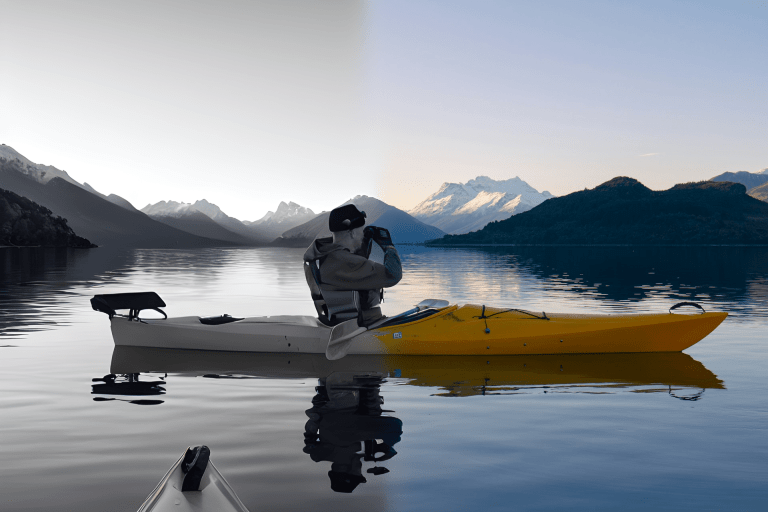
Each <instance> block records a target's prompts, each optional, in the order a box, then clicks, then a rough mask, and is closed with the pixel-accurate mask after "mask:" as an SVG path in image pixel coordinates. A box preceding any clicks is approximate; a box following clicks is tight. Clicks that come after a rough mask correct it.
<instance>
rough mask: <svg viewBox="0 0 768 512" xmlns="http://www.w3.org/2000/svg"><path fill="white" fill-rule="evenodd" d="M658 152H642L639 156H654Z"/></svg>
mask: <svg viewBox="0 0 768 512" xmlns="http://www.w3.org/2000/svg"><path fill="white" fill-rule="evenodd" d="M658 154H659V153H646V154H644V155H640V156H656V155H658Z"/></svg>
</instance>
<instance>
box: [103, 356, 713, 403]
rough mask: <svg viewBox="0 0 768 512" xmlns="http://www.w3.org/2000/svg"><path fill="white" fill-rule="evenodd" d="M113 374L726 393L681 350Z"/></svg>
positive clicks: (198, 362) (177, 367) (196, 359)
mask: <svg viewBox="0 0 768 512" xmlns="http://www.w3.org/2000/svg"><path fill="white" fill-rule="evenodd" d="M111 372H112V373H115V374H129V373H142V372H161V373H174V374H182V375H205V374H216V375H222V374H225V375H242V376H254V377H262V378H263V377H267V378H287V379H291V378H325V377H328V376H329V375H331V374H332V373H335V372H352V373H376V372H378V373H382V374H384V375H388V376H390V377H399V378H403V379H408V380H409V381H410V382H409V384H410V385H415V386H431V387H439V388H443V389H446V390H450V391H451V394H453V395H460V396H466V395H475V394H479V393H482V392H483V387H488V386H494V387H497V386H539V385H581V384H618V385H634V386H642V385H655V384H661V385H666V386H683V387H695V388H724V385H723V382H722V381H721V380H720V379H718V378H717V377H716V376H715V375H714V374H713V373H712V372H711V371H709V370H708V369H707V368H705V367H704V365H702V364H701V363H700V362H698V361H696V360H695V359H693V358H692V357H691V356H689V355H688V354H683V353H680V352H669V353H647V354H594V355H593V354H564V355H529V356H489V357H480V356H374V355H371V356H365V355H351V356H347V357H345V358H343V359H340V360H338V361H329V360H327V359H326V358H325V356H324V355H322V354H295V353H291V354H266V353H262V354H259V353H234V352H215V351H205V352H200V351H194V350H179V349H163V348H147V347H129V346H116V347H115V349H114V352H113V354H112V364H111Z"/></svg>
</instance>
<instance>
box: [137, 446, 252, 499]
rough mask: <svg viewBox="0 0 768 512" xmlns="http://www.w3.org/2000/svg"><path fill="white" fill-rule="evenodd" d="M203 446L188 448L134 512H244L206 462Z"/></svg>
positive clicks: (206, 453) (220, 477)
mask: <svg viewBox="0 0 768 512" xmlns="http://www.w3.org/2000/svg"><path fill="white" fill-rule="evenodd" d="M209 454H210V451H209V450H208V447H206V446H197V447H195V448H189V449H188V450H187V451H186V452H185V453H184V455H182V456H181V458H180V459H179V460H178V461H176V464H174V465H173V467H171V469H170V470H168V473H166V475H165V476H164V477H163V479H162V480H160V483H159V484H157V487H155V490H154V491H152V493H151V494H150V495H149V496H147V499H146V500H145V501H144V504H142V506H141V508H139V510H138V512H170V511H174V512H208V511H213V510H215V511H217V512H248V509H247V508H245V505H243V502H242V501H240V499H239V498H238V497H237V495H236V494H235V491H233V490H232V488H231V487H230V486H229V484H228V483H227V481H226V480H224V477H223V476H221V473H219V471H218V470H217V469H216V468H215V467H214V465H213V463H212V462H210V461H209V460H208V456H209Z"/></svg>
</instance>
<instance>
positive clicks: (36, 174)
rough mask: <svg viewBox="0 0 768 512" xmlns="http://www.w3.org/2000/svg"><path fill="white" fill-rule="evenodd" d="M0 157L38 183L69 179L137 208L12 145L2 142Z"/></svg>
mask: <svg viewBox="0 0 768 512" xmlns="http://www.w3.org/2000/svg"><path fill="white" fill-rule="evenodd" d="M0 158H4V159H5V160H7V161H10V162H15V164H16V168H17V169H18V170H19V171H20V172H21V173H22V174H24V175H25V176H26V177H28V178H31V179H33V180H35V181H37V182H38V183H42V184H43V185H45V184H46V183H48V182H49V181H51V180H52V179H53V178H61V179H63V180H64V181H67V182H69V183H71V184H73V185H75V186H77V187H80V188H82V189H83V190H87V191H88V192H90V193H91V194H95V195H97V196H99V197H101V198H103V199H106V200H107V201H109V202H111V203H114V204H116V205H118V206H122V207H123V208H125V209H126V210H135V208H134V207H133V205H132V204H131V203H130V202H128V201H127V200H126V199H123V198H122V197H120V196H118V195H117V194H109V195H108V196H107V195H104V194H102V193H101V192H98V191H97V190H95V189H94V188H93V187H92V186H90V185H89V184H88V183H85V182H83V183H80V182H79V181H77V180H75V179H74V178H72V177H71V176H70V175H69V174H67V171H62V170H59V169H57V168H56V167H54V166H52V165H45V164H36V163H34V162H33V161H31V160H29V159H28V158H27V157H25V156H24V155H22V154H21V153H19V152H18V151H16V150H15V149H13V148H12V147H11V146H6V145H5V144H0Z"/></svg>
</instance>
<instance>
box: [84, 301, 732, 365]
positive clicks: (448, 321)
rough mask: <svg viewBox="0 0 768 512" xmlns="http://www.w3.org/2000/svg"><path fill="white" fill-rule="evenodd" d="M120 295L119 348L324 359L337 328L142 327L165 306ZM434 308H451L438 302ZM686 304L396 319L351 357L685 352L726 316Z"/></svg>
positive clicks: (114, 319)
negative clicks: (687, 309) (656, 309)
mask: <svg viewBox="0 0 768 512" xmlns="http://www.w3.org/2000/svg"><path fill="white" fill-rule="evenodd" d="M118 295H119V297H118ZM118 295H97V296H96V297H94V298H93V299H91V304H92V306H93V308H94V309H96V310H98V311H102V312H105V313H107V314H108V315H109V316H110V322H111V328H112V337H113V339H114V342H115V345H118V346H139V347H158V348H174V349H188V350H217V351H231V352H267V353H305V354H324V353H326V349H327V348H328V346H329V339H330V337H331V332H332V329H333V328H332V327H329V326H327V325H325V324H323V323H322V322H320V320H319V319H318V318H316V317H311V316H265V317H250V318H231V317H227V316H222V317H211V318H201V317H197V316H185V317H177V318H167V317H166V318H162V319H144V318H139V312H140V311H141V310H143V309H157V310H158V311H160V312H161V313H163V312H162V310H160V309H159V308H160V307H162V306H165V303H164V302H162V299H160V298H159V297H158V296H157V294H154V293H152V292H148V293H143V294H118ZM128 296H130V297H128ZM139 296H142V297H139ZM149 299H151V300H149ZM425 302H428V301H425ZM437 302H445V301H433V303H437ZM160 304H161V305H162V306H160ZM681 304H682V305H694V306H696V307H697V308H699V309H700V310H701V312H700V313H698V312H697V313H696V314H678V313H672V310H673V309H675V308H678V307H679V306H681ZM681 304H677V305H675V306H673V307H672V308H670V311H669V312H667V313H656V314H628V315H597V314H595V315H591V314H570V313H547V312H540V313H539V312H531V311H525V310H520V309H504V308H495V307H488V306H485V305H477V304H465V305H456V304H453V305H448V306H446V307H441V308H436V309H427V310H424V311H418V312H416V313H414V314H411V315H406V316H398V317H393V318H392V319H391V320H390V321H385V322H384V323H382V324H381V325H378V326H376V327H374V328H369V329H367V330H366V329H357V330H356V331H354V336H353V337H352V338H351V340H350V343H349V347H348V349H347V351H346V353H347V354H352V355H422V356H423V355H430V356H435V355H530V354H594V353H630V352H680V351H682V350H685V349H686V348H688V347H690V346H691V345H693V344H695V343H697V342H699V341H701V340H702V339H703V338H704V337H706V336H707V335H708V334H710V333H711V332H712V331H713V330H714V329H715V328H717V326H718V325H720V323H722V321H723V320H725V318H726V317H727V316H728V314H727V313H722V312H704V310H703V309H702V308H701V307H700V306H698V305H696V304H693V303H681ZM117 306H122V307H124V309H129V310H130V314H129V315H127V316H125V315H118V314H116V312H115V311H116V309H118V308H117ZM163 315H165V313H163ZM355 327H356V326H355ZM358 331H362V332H358Z"/></svg>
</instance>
